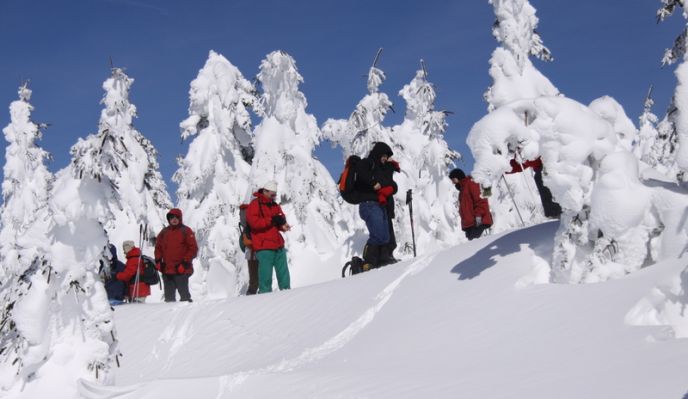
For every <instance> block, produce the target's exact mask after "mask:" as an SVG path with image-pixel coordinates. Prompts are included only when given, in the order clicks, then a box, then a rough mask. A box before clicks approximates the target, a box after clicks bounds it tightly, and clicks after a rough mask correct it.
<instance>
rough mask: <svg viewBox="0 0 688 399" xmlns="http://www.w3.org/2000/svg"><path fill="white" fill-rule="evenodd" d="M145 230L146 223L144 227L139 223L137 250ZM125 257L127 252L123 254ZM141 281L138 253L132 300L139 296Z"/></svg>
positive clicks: (141, 242) (140, 245) (141, 244)
mask: <svg viewBox="0 0 688 399" xmlns="http://www.w3.org/2000/svg"><path fill="white" fill-rule="evenodd" d="M144 229H145V230H148V223H146V227H145V228H144V227H143V225H142V224H140V225H139V250H141V248H142V247H143V232H144ZM124 256H125V257H126V256H127V254H124ZM140 281H141V255H139V260H138V261H137V262H136V278H134V297H133V298H131V300H132V301H134V300H135V299H136V298H138V297H139V282H140Z"/></svg>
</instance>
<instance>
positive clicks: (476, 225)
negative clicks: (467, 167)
mask: <svg viewBox="0 0 688 399" xmlns="http://www.w3.org/2000/svg"><path fill="white" fill-rule="evenodd" d="M449 178H450V179H451V181H452V183H454V186H455V187H456V189H457V190H459V216H460V217H461V230H463V231H464V233H465V234H466V238H468V240H469V241H470V240H473V239H476V238H479V237H480V236H481V235H482V234H483V232H484V231H485V230H487V229H488V228H490V226H492V214H491V213H490V204H489V203H488V202H487V198H483V197H481V196H480V185H478V183H476V182H474V181H473V179H472V178H471V176H466V174H465V173H464V172H463V170H461V169H454V170H452V171H451V172H450V173H449Z"/></svg>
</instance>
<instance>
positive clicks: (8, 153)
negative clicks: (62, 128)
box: [0, 84, 53, 390]
mask: <svg viewBox="0 0 688 399" xmlns="http://www.w3.org/2000/svg"><path fill="white" fill-rule="evenodd" d="M30 99H31V90H30V89H29V88H28V86H27V84H24V85H23V86H22V87H20V88H19V100H17V101H14V102H12V104H11V105H10V124H9V125H8V126H7V127H5V128H4V129H3V133H4V135H5V139H6V140H7V142H8V145H7V147H6V149H5V162H6V163H5V166H4V168H3V172H4V180H3V183H2V194H3V198H4V203H3V206H2V213H1V216H0V217H1V220H2V230H0V284H1V285H0V306H2V310H1V311H2V313H1V315H2V320H1V321H0V364H1V366H0V367H1V368H0V370H1V371H2V372H1V373H0V385H1V386H2V389H3V390H8V389H11V388H12V387H13V384H17V385H23V384H25V383H27V382H28V381H29V380H30V379H31V373H33V371H34V370H35V369H36V368H37V367H39V366H40V365H41V362H42V361H41V359H40V358H36V357H35V356H33V354H34V353H35V352H36V348H35V347H36V346H38V345H40V343H41V342H39V340H38V339H36V338H38V337H39V335H38V334H39V332H37V331H36V326H33V325H31V323H27V322H25V320H26V317H27V314H26V305H25V303H26V300H27V298H29V297H30V296H31V295H30V293H31V294H33V293H32V291H35V290H37V289H40V288H39V287H40V286H41V284H40V283H39V282H38V283H36V285H34V281H40V280H41V279H44V276H43V275H42V274H43V273H46V272H47V269H46V263H47V262H46V259H47V254H48V252H49V249H50V241H49V240H48V235H47V230H48V228H49V225H50V224H49V218H50V213H49V210H48V198H49V192H50V188H51V185H52V181H53V176H52V174H51V173H50V172H49V171H48V169H47V167H46V165H45V163H46V161H47V160H48V159H49V157H50V155H49V154H48V153H47V152H46V151H45V150H43V149H42V148H40V147H39V146H38V145H37V141H38V140H40V139H41V137H42V133H41V130H40V129H41V128H42V127H45V125H42V124H37V123H35V122H33V121H32V120H31V112H32V111H33V106H32V105H31V104H30V103H29V101H30ZM38 327H39V328H40V326H38ZM15 359H18V360H15ZM15 361H16V363H15Z"/></svg>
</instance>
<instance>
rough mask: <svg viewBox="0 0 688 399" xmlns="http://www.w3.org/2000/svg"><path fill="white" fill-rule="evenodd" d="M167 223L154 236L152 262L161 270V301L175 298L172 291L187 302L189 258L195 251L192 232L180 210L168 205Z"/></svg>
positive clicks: (190, 270)
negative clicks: (163, 291)
mask: <svg viewBox="0 0 688 399" xmlns="http://www.w3.org/2000/svg"><path fill="white" fill-rule="evenodd" d="M167 222H168V223H169V225H168V226H167V227H165V228H164V229H162V230H161V231H160V233H159V234H158V237H157V238H156V240H155V263H156V267H157V268H158V270H160V272H161V273H162V282H163V286H164V290H165V302H174V301H176V300H177V299H176V292H177V291H179V297H180V300H182V301H188V302H191V293H190V292H189V277H190V276H191V275H192V274H193V265H192V263H191V261H192V260H193V259H194V258H195V257H196V254H197V253H198V244H196V236H195V235H194V232H193V231H192V230H191V228H189V227H188V226H186V225H184V223H183V222H182V211H181V210H180V209H177V208H175V209H172V210H170V211H169V212H168V213H167Z"/></svg>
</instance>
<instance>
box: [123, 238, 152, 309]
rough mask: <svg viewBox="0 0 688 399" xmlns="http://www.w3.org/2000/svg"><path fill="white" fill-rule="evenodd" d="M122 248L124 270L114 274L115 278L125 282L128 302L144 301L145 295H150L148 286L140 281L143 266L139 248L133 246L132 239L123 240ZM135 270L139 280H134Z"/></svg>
mask: <svg viewBox="0 0 688 399" xmlns="http://www.w3.org/2000/svg"><path fill="white" fill-rule="evenodd" d="M122 249H123V250H124V253H125V254H127V255H126V256H127V263H126V265H125V267H124V270H123V271H121V272H119V273H117V274H116V277H117V280H119V281H123V282H125V283H127V285H128V287H129V290H128V291H129V293H128V296H129V302H145V301H146V297H147V296H148V295H150V287H149V286H148V284H146V283H144V282H143V281H141V274H142V273H143V267H144V264H143V260H142V259H141V250H140V249H139V248H136V247H135V246H134V241H124V242H123V243H122ZM137 270H138V275H139V281H136V274H137Z"/></svg>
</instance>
